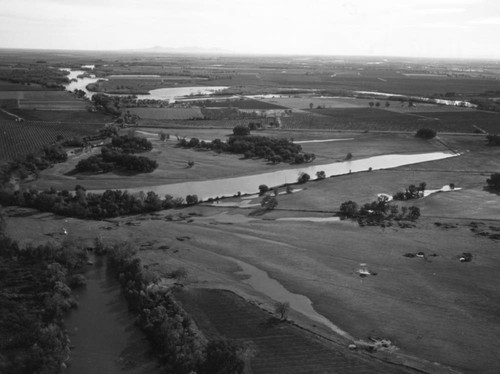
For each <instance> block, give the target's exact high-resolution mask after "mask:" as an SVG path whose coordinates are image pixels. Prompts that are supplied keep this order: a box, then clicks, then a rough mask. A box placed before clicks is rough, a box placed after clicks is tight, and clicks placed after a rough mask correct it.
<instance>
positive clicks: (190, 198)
mask: <svg viewBox="0 0 500 374" xmlns="http://www.w3.org/2000/svg"><path fill="white" fill-rule="evenodd" d="M186 204H187V205H194V204H198V196H197V195H187V196H186Z"/></svg>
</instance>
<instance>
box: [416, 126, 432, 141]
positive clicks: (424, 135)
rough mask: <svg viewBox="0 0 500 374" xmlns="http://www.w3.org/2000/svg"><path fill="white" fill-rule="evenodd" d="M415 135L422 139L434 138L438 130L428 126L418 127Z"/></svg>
mask: <svg viewBox="0 0 500 374" xmlns="http://www.w3.org/2000/svg"><path fill="white" fill-rule="evenodd" d="M415 136H416V137H417V138H421V139H432V138H434V137H435V136H436V130H433V129H426V128H424V129H418V130H417V133H416V134H415Z"/></svg>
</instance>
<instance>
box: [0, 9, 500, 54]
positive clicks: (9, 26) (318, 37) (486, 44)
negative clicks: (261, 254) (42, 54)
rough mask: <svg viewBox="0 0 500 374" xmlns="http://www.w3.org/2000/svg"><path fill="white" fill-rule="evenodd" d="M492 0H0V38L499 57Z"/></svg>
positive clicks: (13, 43) (50, 43)
mask: <svg viewBox="0 0 500 374" xmlns="http://www.w3.org/2000/svg"><path fill="white" fill-rule="evenodd" d="M499 36H500V1H498V0H0V48H40V49H73V50H75V49H81V50H122V49H144V48H151V47H153V46H163V47H173V48H183V47H199V48H205V49H222V50H225V51H229V52H234V53H245V54H292V55H336V56H340V55H350V56H352V55H359V56H411V57H449V58H500V48H499V44H500V43H499V41H498V39H499Z"/></svg>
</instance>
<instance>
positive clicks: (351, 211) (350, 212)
mask: <svg viewBox="0 0 500 374" xmlns="http://www.w3.org/2000/svg"><path fill="white" fill-rule="evenodd" d="M339 210H340V213H341V214H342V215H344V216H346V217H349V218H352V217H356V216H357V215H358V213H359V206H358V204H357V203H356V202H355V201H352V200H349V201H346V202H344V203H342V204H341V205H340V209H339Z"/></svg>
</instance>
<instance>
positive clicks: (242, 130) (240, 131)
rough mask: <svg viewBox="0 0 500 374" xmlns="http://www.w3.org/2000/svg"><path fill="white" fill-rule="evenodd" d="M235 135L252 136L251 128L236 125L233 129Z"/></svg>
mask: <svg viewBox="0 0 500 374" xmlns="http://www.w3.org/2000/svg"><path fill="white" fill-rule="evenodd" d="M233 134H234V135H237V136H245V135H250V128H249V127H248V126H246V125H236V126H235V127H234V128H233Z"/></svg>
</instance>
